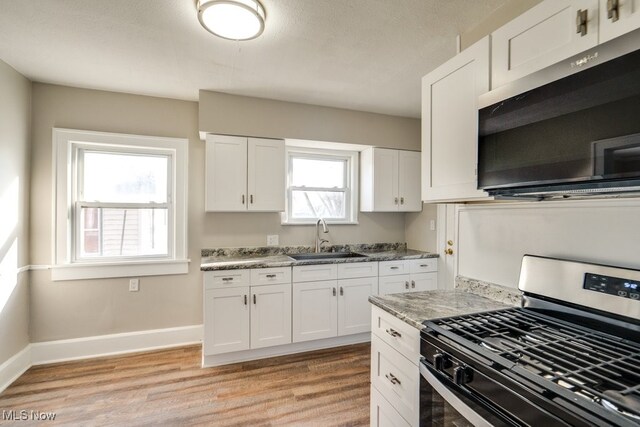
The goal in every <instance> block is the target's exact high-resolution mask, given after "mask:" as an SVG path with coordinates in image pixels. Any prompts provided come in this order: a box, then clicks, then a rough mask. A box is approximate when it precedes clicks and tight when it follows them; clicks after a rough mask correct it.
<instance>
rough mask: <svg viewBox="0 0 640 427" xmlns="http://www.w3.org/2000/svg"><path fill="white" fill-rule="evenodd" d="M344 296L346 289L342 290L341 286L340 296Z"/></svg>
mask: <svg viewBox="0 0 640 427" xmlns="http://www.w3.org/2000/svg"><path fill="white" fill-rule="evenodd" d="M343 295H344V289H343V288H342V286H340V296H343Z"/></svg>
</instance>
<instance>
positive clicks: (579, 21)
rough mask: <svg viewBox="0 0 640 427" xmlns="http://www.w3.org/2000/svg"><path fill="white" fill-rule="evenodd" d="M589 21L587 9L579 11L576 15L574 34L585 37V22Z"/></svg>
mask: <svg viewBox="0 0 640 427" xmlns="http://www.w3.org/2000/svg"><path fill="white" fill-rule="evenodd" d="M588 19H589V10H588V9H579V10H578V13H577V14H576V33H578V34H580V36H581V37H584V36H586V35H587V20H588Z"/></svg>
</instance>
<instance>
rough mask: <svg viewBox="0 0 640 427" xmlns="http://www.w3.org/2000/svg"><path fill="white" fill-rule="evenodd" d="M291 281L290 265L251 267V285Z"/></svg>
mask: <svg viewBox="0 0 640 427" xmlns="http://www.w3.org/2000/svg"><path fill="white" fill-rule="evenodd" d="M278 283H291V267H277V268H253V269H251V286H260V285H276V284H278Z"/></svg>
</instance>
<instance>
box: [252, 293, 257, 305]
mask: <svg viewBox="0 0 640 427" xmlns="http://www.w3.org/2000/svg"><path fill="white" fill-rule="evenodd" d="M253 305H256V294H253Z"/></svg>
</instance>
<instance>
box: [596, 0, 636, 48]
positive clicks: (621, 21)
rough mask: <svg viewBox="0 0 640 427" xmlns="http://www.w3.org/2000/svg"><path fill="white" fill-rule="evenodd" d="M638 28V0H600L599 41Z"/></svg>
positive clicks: (613, 37)
mask: <svg viewBox="0 0 640 427" xmlns="http://www.w3.org/2000/svg"><path fill="white" fill-rule="evenodd" d="M636 28H640V0H600V43H604V42H606V41H609V40H611V39H615V38H616V37H618V36H621V35H623V34H625V33H628V32H629V31H633V30H635V29H636Z"/></svg>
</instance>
